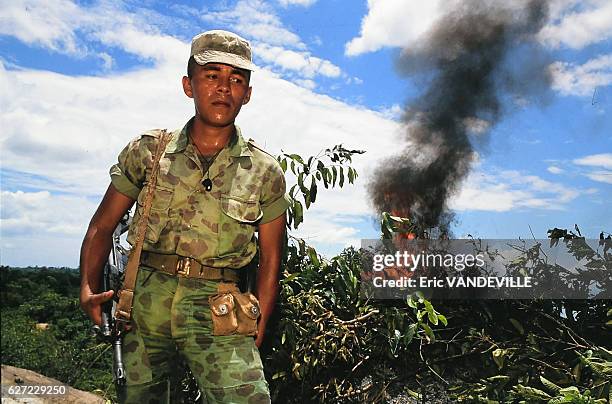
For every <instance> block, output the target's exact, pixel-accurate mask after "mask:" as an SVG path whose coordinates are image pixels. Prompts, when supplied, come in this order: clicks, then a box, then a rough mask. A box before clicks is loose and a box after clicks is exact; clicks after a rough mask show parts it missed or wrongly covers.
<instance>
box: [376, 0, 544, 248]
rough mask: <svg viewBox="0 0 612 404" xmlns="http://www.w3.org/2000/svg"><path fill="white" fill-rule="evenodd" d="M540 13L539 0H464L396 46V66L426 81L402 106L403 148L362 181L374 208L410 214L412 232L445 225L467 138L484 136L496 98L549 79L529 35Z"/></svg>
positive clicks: (519, 96) (467, 152) (538, 87)
mask: <svg viewBox="0 0 612 404" xmlns="http://www.w3.org/2000/svg"><path fill="white" fill-rule="evenodd" d="M452 4H455V3H452ZM546 15H547V4H546V2H545V1H543V0H532V1H527V2H526V1H521V2H509V3H508V4H506V2H497V1H496V2H488V1H476V0H474V1H464V2H461V4H458V5H456V6H455V7H454V8H453V9H452V10H449V11H448V13H447V14H446V15H445V16H444V17H442V18H441V19H440V20H439V21H438V23H437V24H436V26H434V27H433V28H432V29H431V30H430V31H429V32H428V33H426V35H425V37H424V38H421V39H420V40H419V41H418V45H417V47H416V48H411V49H405V50H404V51H403V52H402V54H401V57H400V58H399V60H398V63H397V65H398V69H399V71H400V72H401V73H402V74H404V75H410V76H412V77H415V78H417V79H420V80H421V81H422V82H426V83H427V84H426V88H425V89H424V90H423V91H422V93H421V95H420V96H419V97H418V98H417V99H415V100H413V101H412V102H411V103H409V105H408V106H407V108H406V110H405V112H404V116H403V120H404V124H405V127H406V136H405V141H406V143H407V145H406V146H405V149H404V151H403V153H402V154H401V155H399V156H396V157H393V158H390V159H389V160H388V161H386V162H385V163H384V164H383V165H382V166H380V167H379V168H378V169H377V170H376V172H375V175H374V179H373V180H372V182H371V183H370V186H369V192H370V195H371V199H372V201H373V203H374V206H375V208H376V209H377V211H378V212H390V213H391V214H393V215H395V216H401V217H408V218H410V219H411V220H412V221H413V223H415V224H416V230H415V231H414V232H413V233H416V235H417V236H422V235H424V234H425V233H426V232H427V231H428V229H436V232H442V233H446V232H448V230H449V229H448V228H449V225H450V223H451V222H452V218H453V215H452V213H451V212H450V211H449V210H448V206H447V202H448V199H449V197H450V196H451V195H453V194H454V193H455V192H456V191H457V190H458V189H459V187H460V185H461V183H462V181H463V180H464V179H465V178H466V176H467V174H468V173H469V170H470V168H471V165H472V162H473V161H474V158H475V152H474V148H473V145H472V143H473V141H472V139H471V138H472V137H474V136H478V137H479V138H482V139H483V140H484V137H485V136H486V134H487V132H488V131H489V130H490V128H491V127H492V126H493V125H494V124H495V123H497V122H498V121H499V120H500V118H501V116H502V112H503V108H502V107H503V101H506V100H507V99H514V100H525V99H526V97H527V95H529V94H533V93H541V92H543V91H545V89H547V88H548V87H549V86H548V83H549V77H548V72H547V69H546V66H547V61H546V59H545V58H544V57H542V55H543V52H542V51H541V48H540V47H539V45H538V44H537V42H536V41H535V40H534V36H535V34H536V33H537V32H538V31H539V30H540V29H541V27H542V25H543V23H544V22H545V20H546ZM432 236H433V235H432Z"/></svg>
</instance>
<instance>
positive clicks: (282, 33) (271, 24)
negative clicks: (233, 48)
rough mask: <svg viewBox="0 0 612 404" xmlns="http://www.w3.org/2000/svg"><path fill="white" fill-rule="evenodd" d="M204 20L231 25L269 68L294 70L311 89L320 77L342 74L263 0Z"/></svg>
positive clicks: (296, 0) (245, 0) (248, 0)
mask: <svg viewBox="0 0 612 404" xmlns="http://www.w3.org/2000/svg"><path fill="white" fill-rule="evenodd" d="M312 3H314V1H304V0H287V1H285V3H284V4H283V5H285V6H287V5H289V4H300V5H303V6H306V5H310V4H312ZM202 19H203V20H205V21H208V22H211V23H214V24H216V25H219V24H222V25H223V24H224V25H228V26H231V27H232V28H231V29H232V30H235V31H237V32H239V33H240V34H242V35H244V36H246V37H247V38H248V39H250V40H252V44H253V55H254V57H255V59H256V60H257V61H258V63H259V61H262V62H263V63H264V65H265V67H268V68H270V69H271V70H275V71H276V69H277V68H280V72H282V73H287V72H290V73H293V74H297V75H299V76H301V77H300V78H299V79H297V80H295V81H296V82H298V83H300V84H301V85H303V84H306V86H308V88H314V87H313V86H312V85H311V84H310V83H311V82H312V79H313V78H314V77H315V76H317V75H320V76H324V77H332V78H337V77H340V76H341V75H342V71H341V69H340V68H339V67H338V66H336V65H335V64H333V63H332V62H330V61H329V60H325V59H321V58H318V57H316V56H313V55H312V54H311V53H310V52H309V51H308V50H307V46H306V44H305V43H304V42H303V41H302V39H301V38H300V37H299V36H298V35H297V34H295V33H293V32H292V31H291V30H290V29H288V28H287V27H285V25H284V24H283V23H282V21H281V20H280V18H279V17H278V15H277V14H276V12H275V11H274V9H273V8H272V7H271V6H270V5H269V4H266V3H265V2H263V1H261V0H240V1H238V2H237V3H236V4H235V6H234V7H233V8H230V9H227V10H222V11H213V12H210V11H209V12H206V13H203V14H202Z"/></svg>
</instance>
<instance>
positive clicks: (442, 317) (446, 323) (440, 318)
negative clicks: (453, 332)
mask: <svg viewBox="0 0 612 404" xmlns="http://www.w3.org/2000/svg"><path fill="white" fill-rule="evenodd" d="M438 320H440V322H441V323H442V324H444V325H445V326H447V325H448V321H447V320H446V317H445V316H443V315H442V314H438Z"/></svg>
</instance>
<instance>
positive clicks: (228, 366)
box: [80, 30, 289, 403]
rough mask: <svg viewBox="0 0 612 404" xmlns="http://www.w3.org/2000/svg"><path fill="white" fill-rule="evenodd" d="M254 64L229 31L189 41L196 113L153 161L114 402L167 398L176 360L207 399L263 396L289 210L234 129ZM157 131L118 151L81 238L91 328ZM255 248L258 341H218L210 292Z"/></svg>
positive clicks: (280, 181)
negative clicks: (104, 275) (121, 390)
mask: <svg viewBox="0 0 612 404" xmlns="http://www.w3.org/2000/svg"><path fill="white" fill-rule="evenodd" d="M253 68H254V65H253V64H252V61H251V48H250V45H249V43H248V42H247V41H246V40H244V39H242V38H240V37H239V36H238V35H236V34H233V33H230V32H227V31H219V30H215V31H207V32H204V33H202V34H200V35H197V36H196V37H194V38H193V40H192V44H191V56H190V58H189V62H188V68H187V76H185V77H183V90H184V92H185V94H186V95H187V96H188V97H189V98H193V100H194V104H195V116H194V117H192V118H191V119H190V120H189V121H188V122H187V124H186V125H185V126H184V127H183V128H182V129H179V130H176V131H174V132H172V139H171V140H170V142H169V143H168V145H167V146H166V148H165V153H164V155H163V156H162V158H161V160H160V163H159V175H158V178H157V185H156V187H155V191H154V198H153V202H152V206H151V210H150V214H149V218H148V224H147V229H146V233H145V240H144V246H143V253H142V257H141V260H140V266H139V269H138V277H137V281H136V287H135V292H134V299H133V309H132V328H131V330H130V331H129V332H128V333H127V334H126V335H125V337H124V346H123V356H124V363H125V367H126V375H127V388H126V392H125V397H120V400H121V401H124V402H130V403H149V402H162V403H164V402H165V403H167V402H170V399H171V398H170V397H171V396H172V394H171V391H172V387H171V386H172V378H173V376H176V372H175V366H176V360H177V358H178V356H179V355H180V356H181V357H182V358H183V359H184V360H185V362H186V363H187V365H188V366H189V367H190V369H191V371H192V373H193V374H194V376H195V378H196V380H197V382H198V385H199V388H200V390H201V391H202V393H203V395H204V396H205V397H206V400H207V401H208V402H209V403H268V402H270V394H269V391H268V385H267V383H266V380H265V378H264V374H263V369H262V363H261V359H260V356H259V351H258V349H257V348H258V347H259V346H260V345H261V343H262V340H263V338H264V331H265V328H266V322H267V321H268V319H269V317H270V315H271V313H272V311H273V308H274V304H275V301H276V297H277V293H278V272H279V265H280V259H281V249H282V245H283V241H284V237H285V211H286V209H287V207H288V206H289V205H288V201H287V197H286V195H285V179H284V177H283V172H282V169H281V168H280V165H279V164H278V162H277V161H276V159H274V157H272V156H270V155H268V154H267V153H265V152H263V151H262V150H261V149H259V148H258V147H256V146H255V145H254V144H253V143H252V142H251V141H249V142H247V141H245V140H244V138H243V136H242V134H241V132H240V129H239V128H238V127H237V126H235V125H234V120H235V118H236V116H237V115H238V113H239V112H240V109H241V107H242V106H243V105H245V104H247V103H248V102H249V99H250V97H251V87H250V85H249V80H250V74H251V71H252V70H253ZM160 133H161V131H160V130H152V131H148V132H145V133H144V134H142V135H141V136H139V137H137V138H136V139H134V140H133V141H131V142H130V143H129V144H128V145H127V146H126V147H125V148H124V149H123V151H122V152H121V153H120V155H119V159H118V160H119V162H118V163H117V164H115V165H114V166H112V167H111V170H110V176H111V184H110V185H109V187H108V189H107V191H106V194H105V195H104V198H103V199H102V202H101V203H100V206H99V207H98V209H97V211H96V213H95V214H94V216H93V218H92V220H91V223H90V224H89V228H88V230H87V234H86V235H85V239H84V241H83V245H82V248H81V264H80V267H81V295H80V301H81V306H82V308H83V310H84V311H85V312H86V313H87V315H88V316H89V317H90V318H91V319H92V321H93V322H94V323H96V324H100V321H101V304H102V303H103V302H105V301H107V300H109V299H111V298H112V295H113V292H112V291H107V292H104V291H100V285H99V281H98V280H99V279H100V276H99V275H100V272H101V270H102V268H103V266H104V263H105V261H106V259H107V257H108V253H109V250H110V247H111V234H112V232H113V229H114V228H115V227H116V225H117V223H118V222H119V220H120V218H121V217H122V216H123V215H124V213H125V212H126V211H128V210H129V209H130V208H131V207H132V205H133V204H134V202H137V208H136V212H135V218H134V221H133V224H132V226H131V228H130V231H129V234H128V241H129V242H130V243H132V244H133V243H134V240H135V233H136V227H137V223H138V221H139V217H140V216H141V214H142V211H143V203H144V202H143V201H144V194H145V193H146V192H144V190H146V187H145V184H146V183H147V181H148V179H149V176H150V171H151V166H152V164H153V157H152V156H153V154H154V151H155V149H156V146H157V144H158V142H159V140H160ZM255 231H257V232H258V237H255V235H254V232H255ZM256 243H258V244H259V267H258V270H257V282H256V286H255V295H256V296H257V297H258V299H259V304H260V318H259V322H258V325H257V330H258V334H257V338H256V339H253V337H250V336H245V335H235V334H234V335H222V336H216V335H215V336H213V335H212V333H211V309H210V305H209V297H210V296H212V295H215V294H216V293H217V292H218V290H219V285H220V284H227V282H236V281H237V280H238V278H239V275H240V274H241V271H244V268H245V267H246V266H247V265H248V264H249V263H250V262H251V260H252V259H253V257H254V256H255V254H256V251H257V245H256ZM253 310H254V312H256V311H257V309H253ZM217 314H218V313H217Z"/></svg>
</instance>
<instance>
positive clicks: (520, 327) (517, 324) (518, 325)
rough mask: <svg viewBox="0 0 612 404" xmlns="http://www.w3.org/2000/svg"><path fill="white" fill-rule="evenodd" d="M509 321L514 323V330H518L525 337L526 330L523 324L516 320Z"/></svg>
mask: <svg viewBox="0 0 612 404" xmlns="http://www.w3.org/2000/svg"><path fill="white" fill-rule="evenodd" d="M509 321H510V322H511V323H512V325H513V326H514V328H516V329H517V330H518V332H520V333H521V335H525V329H524V328H523V326H522V325H521V323H519V322H518V320H515V319H513V318H511V319H509Z"/></svg>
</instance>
